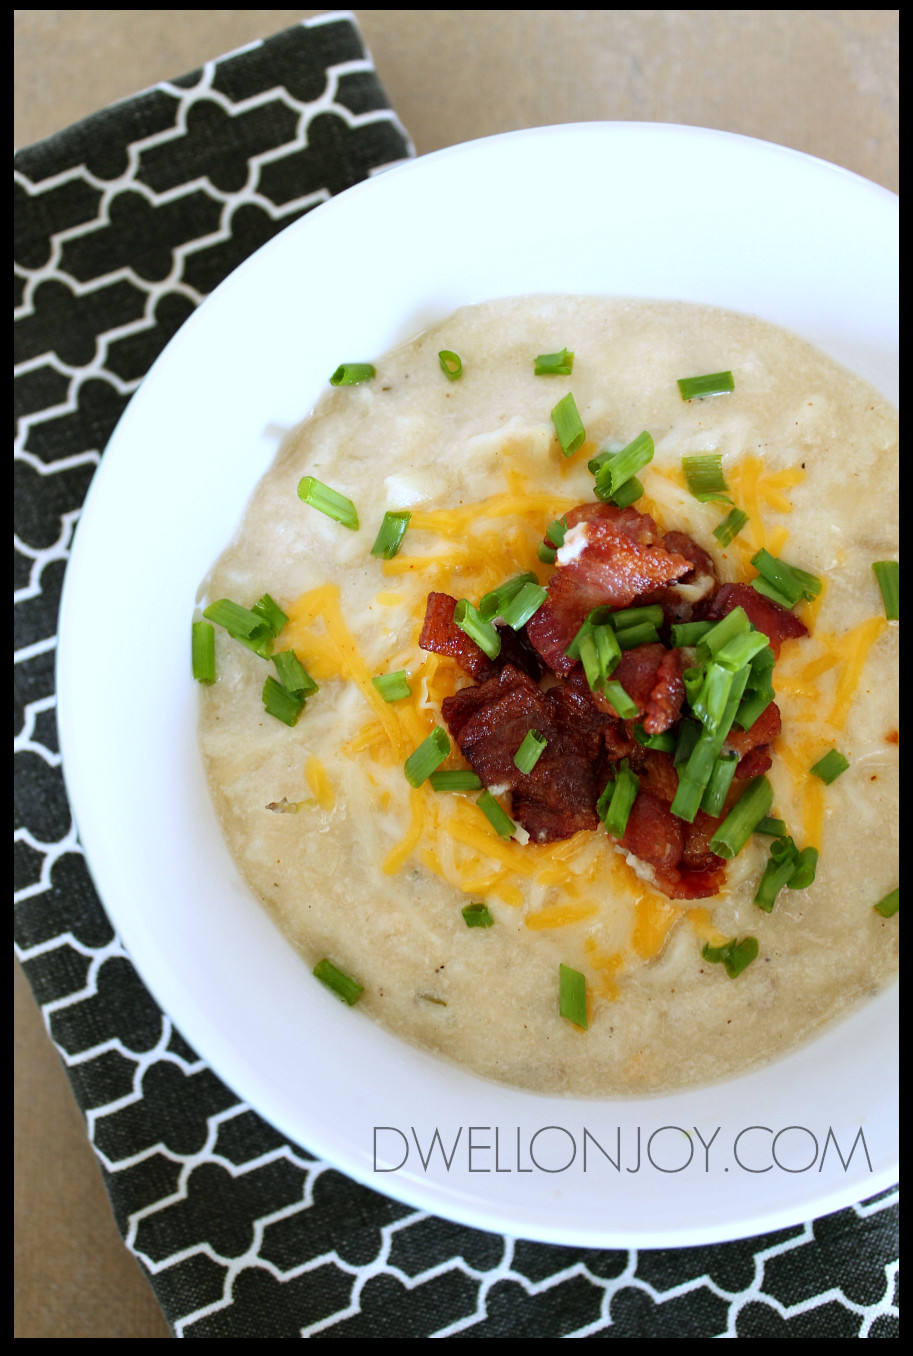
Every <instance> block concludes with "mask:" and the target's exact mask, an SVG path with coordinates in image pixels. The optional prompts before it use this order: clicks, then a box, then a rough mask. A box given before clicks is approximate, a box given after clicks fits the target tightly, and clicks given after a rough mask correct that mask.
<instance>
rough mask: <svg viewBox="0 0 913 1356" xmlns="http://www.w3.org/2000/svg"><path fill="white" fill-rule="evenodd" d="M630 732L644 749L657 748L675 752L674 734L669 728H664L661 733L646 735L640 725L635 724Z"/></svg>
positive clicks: (664, 751) (662, 750) (663, 751)
mask: <svg viewBox="0 0 913 1356" xmlns="http://www.w3.org/2000/svg"><path fill="white" fill-rule="evenodd" d="M631 733H632V734H633V735H634V738H635V739H636V740H637V742H638V744H642V745H643V747H644V748H645V749H659V750H660V752H661V753H674V752H675V735H674V734H673V733H672V731H671V730H666V731H664V733H663V734H652V735H648V734H647V732H646V730H645V729H644V727H643V726H642V725H635V726H634V729H633V730H632V732H631Z"/></svg>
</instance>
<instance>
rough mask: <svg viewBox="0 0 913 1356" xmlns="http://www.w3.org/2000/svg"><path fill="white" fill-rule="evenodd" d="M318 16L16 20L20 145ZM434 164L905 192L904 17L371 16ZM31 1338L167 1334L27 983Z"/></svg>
mask: <svg viewBox="0 0 913 1356" xmlns="http://www.w3.org/2000/svg"><path fill="white" fill-rule="evenodd" d="M321 12H322V11H319V10H284V9H279V10H243V9H236V10H53V9H45V10H16V11H14V15H15V129H14V142H15V145H16V146H17V147H21V146H26V145H29V144H31V143H32V142H35V141H38V140H40V139H41V138H42V137H45V136H47V135H49V134H50V133H52V132H54V131H57V130H59V129H60V128H62V127H66V126H68V125H69V124H70V123H72V122H75V121H77V120H78V119H79V118H82V117H84V116H85V115H87V114H89V113H93V112H95V111H96V110H97V109H99V108H101V107H103V106H104V105H106V104H108V103H111V102H113V101H115V100H117V99H121V98H124V97H127V96H129V95H130V94H133V93H135V92H136V91H138V90H141V89H143V88H145V87H146V86H148V85H150V84H153V83H154V82H155V81H157V80H160V79H166V78H168V77H171V76H177V75H181V74H183V73H184V72H186V71H189V70H192V69H194V68H195V67H197V66H199V65H201V64H202V62H203V61H205V60H207V59H208V58H211V57H214V56H218V55H220V54H221V53H223V52H228V51H231V50H232V49H234V48H236V47H239V46H241V45H242V44H243V43H246V42H250V41H251V40H252V39H254V38H257V37H268V36H269V35H270V34H272V33H275V32H278V31H279V30H280V29H282V28H286V27H288V26H290V25H291V24H293V23H295V22H296V21H297V20H299V19H301V18H304V17H307V16H310V15H312V14H318V13H321ZM355 14H356V17H357V19H358V22H359V24H360V25H361V29H362V32H363V34H364V36H365V39H366V41H367V43H368V45H369V47H370V49H371V52H372V55H373V57H374V61H375V64H376V67H377V70H378V73H379V75H380V78H381V81H382V82H383V84H384V86H385V88H386V90H387V93H388V95H389V97H390V100H391V102H392V104H393V106H394V107H395V108H396V110H397V112H398V113H399V115H400V117H401V119H402V121H403V123H404V124H405V126H406V128H407V129H408V131H409V132H410V134H411V135H412V137H413V139H414V141H415V145H416V150H417V152H418V153H419V154H420V155H421V154H423V153H425V152H428V151H434V150H437V149H439V148H440V147H442V146H449V145H453V144H455V143H457V142H461V141H468V140H471V139H472V138H474V137H480V136H487V135H489V134H491V133H495V132H505V131H512V130H514V129H515V128H519V127H534V126H543V125H547V124H550V123H564V122H581V121H590V120H605V119H609V120H615V119H622V120H634V121H649V122H677V123H690V124H694V125H697V126H702V127H716V128H722V129H724V130H726V131H730V132H742V133H744V134H746V135H748V136H755V137H761V138H763V139H765V140H767V141H775V142H779V143H781V144H783V145H786V146H792V147H794V148H796V149H797V150H800V151H807V152H809V153H810V154H812V155H817V156H821V157H822V158H823V159H825V160H831V161H834V162H835V163H836V164H838V165H843V166H845V167H846V168H847V169H851V170H854V171H855V172H856V173H857V174H862V175H864V176H865V177H866V178H869V179H873V180H874V181H875V182H876V183H879V184H882V185H884V186H885V187H887V188H890V189H893V190H895V191H896V189H897V179H898V124H897V116H898V114H897V103H898V11H897V10H775V11H762V10H572V11H569V12H565V13H562V12H560V11H558V10H525V11H520V12H516V11H508V10H418V11H406V10H385V9H373V10H356V11H355ZM14 992H15V1027H16V1083H15V1103H16V1140H15V1174H16V1179H15V1211H16V1262H15V1328H14V1336H15V1337H169V1336H170V1335H171V1334H170V1331H169V1329H168V1326H167V1324H166V1323H165V1321H164V1319H163V1318H162V1315H161V1313H160V1311H159V1308H158V1306H157V1304H156V1302H155V1300H154V1298H153V1295H152V1292H151V1290H150V1289H149V1287H148V1285H147V1283H146V1281H145V1279H144V1278H143V1276H142V1274H141V1272H140V1270H139V1267H138V1266H137V1264H136V1262H135V1261H134V1260H133V1258H132V1256H131V1255H130V1254H129V1253H128V1252H127V1251H126V1249H125V1248H124V1246H123V1244H122V1242H121V1239H120V1236H119V1234H118V1232H117V1229H116V1227H115V1225H114V1221H113V1218H112V1216H111V1213H110V1209H109V1206H108V1201H107V1197H106V1195H105V1192H104V1188H103V1186H102V1182H101V1177H100V1174H99V1170H98V1167H97V1165H96V1162H95V1157H94V1155H93V1153H92V1151H91V1149H90V1147H89V1144H88V1141H87V1139H86V1134H85V1130H84V1127H83V1123H82V1118H81V1116H80V1113H79V1111H78V1110H77V1107H76V1104H75V1102H74V1101H73V1098H72V1096H71V1094H70V1090H69V1084H68V1082H67V1079H66V1076H65V1074H64V1072H63V1069H62V1066H61V1064H60V1062H59V1060H58V1058H57V1055H56V1052H55V1051H54V1049H53V1047H52V1045H51V1044H50V1041H49V1040H48V1038H47V1035H46V1032H45V1028H44V1024H43V1021H42V1018H41V1014H40V1012H39V1010H38V1008H37V1006H36V1004H35V1002H34V1000H33V998H32V996H31V992H30V990H29V987H28V985H27V983H26V982H25V980H24V978H23V977H22V974H21V972H19V971H18V968H17V970H16V973H15V976H14Z"/></svg>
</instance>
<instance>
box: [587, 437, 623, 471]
mask: <svg viewBox="0 0 913 1356" xmlns="http://www.w3.org/2000/svg"><path fill="white" fill-rule="evenodd" d="M623 447H624V443H623V442H620V441H619V439H618V438H609V440H608V442H605V443H603V445H602V447H601V448H600V449H599V451H598V452H597V453H596V455H595V457H590V459H589V461H588V462H587V464H586V469H587V470H588V471H589V472H590V474H591V475H595V474H596V472H597V471H598V470H599V468H600V466H602V465H603V464H604V463H605V462H607V461H609V460H610V459H611V458H612V457H614V456H615V453H616V452H620V451H621V450H622V448H623Z"/></svg>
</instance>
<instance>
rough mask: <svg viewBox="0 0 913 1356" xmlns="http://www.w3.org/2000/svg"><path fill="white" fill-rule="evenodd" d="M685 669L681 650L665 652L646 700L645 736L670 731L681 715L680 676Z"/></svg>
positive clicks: (682, 698)
mask: <svg viewBox="0 0 913 1356" xmlns="http://www.w3.org/2000/svg"><path fill="white" fill-rule="evenodd" d="M686 667H687V665H686V662H685V658H684V656H683V654H682V652H681V650H666V652H665V654H664V655H663V657H662V659H661V661H660V664H659V668H658V669H657V670H656V681H655V682H654V684H653V687H652V689H651V691H650V696H649V697H648V698H647V714H646V715H645V716H644V729H645V730H646V732H647V734H650V735H653V734H662V733H663V732H664V731H665V730H668V729H670V728H671V727H672V726H673V725H674V724H675V722H676V721H677V720H678V718H679V716H680V715H681V713H682V703H683V702H684V700H685V684H684V683H683V682H682V674H683V673H684V671H685V668H686Z"/></svg>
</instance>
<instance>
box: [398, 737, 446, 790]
mask: <svg viewBox="0 0 913 1356" xmlns="http://www.w3.org/2000/svg"><path fill="white" fill-rule="evenodd" d="M449 752H450V738H449V736H448V734H447V731H446V730H442V729H441V727H440V725H435V727H434V729H433V730H432V731H431V733H430V735H429V736H428V738H427V739H423V740H422V742H421V744H419V746H418V748H417V749H415V750H414V751H413V752H412V753H410V754H409V757H408V758H407V759H406V761H405V763H404V764H403V771H404V772H405V774H406V781H407V782H408V783H409V785H410V786H421V784H422V782H423V781H425V780H426V779H427V778H428V777H429V776H430V775H431V773H432V772H436V771H437V769H438V768H439V767H440V766H441V763H443V761H444V759H445V758H446V757H447V755H448V753H449Z"/></svg>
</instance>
